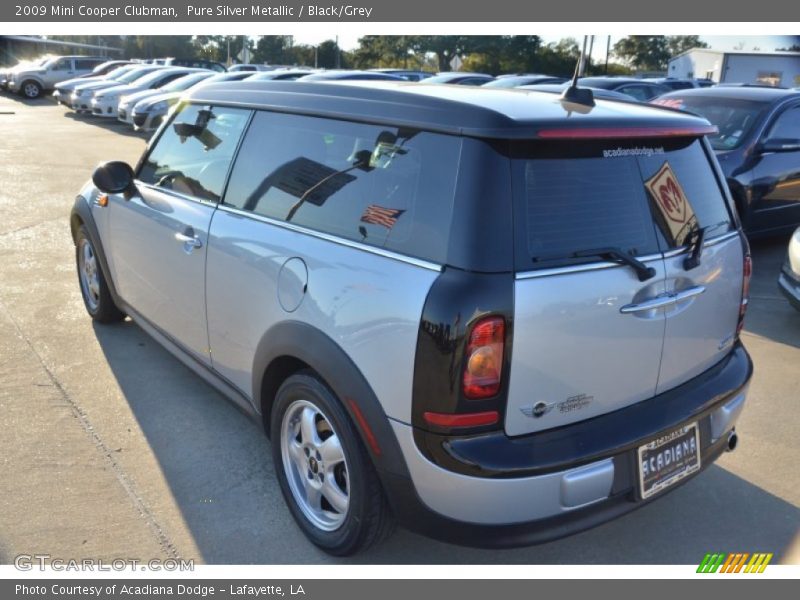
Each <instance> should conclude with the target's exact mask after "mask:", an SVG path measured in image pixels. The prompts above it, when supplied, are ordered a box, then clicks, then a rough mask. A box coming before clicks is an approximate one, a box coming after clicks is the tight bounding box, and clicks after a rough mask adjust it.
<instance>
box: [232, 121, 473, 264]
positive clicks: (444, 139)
mask: <svg viewBox="0 0 800 600" xmlns="http://www.w3.org/2000/svg"><path fill="white" fill-rule="evenodd" d="M460 148H461V140H460V138H457V137H452V136H444V135H437V134H433V133H427V132H423V131H418V130H411V129H403V128H400V129H398V128H397V127H390V126H376V125H366V124H360V123H351V122H345V121H337V120H332V119H322V118H316V117H303V116H298V115H286V114H277V113H269V112H257V113H256V115H255V116H254V118H253V122H252V124H251V126H250V128H249V130H248V133H247V136H246V137H245V140H244V142H243V143H242V147H241V150H240V152H239V155H238V158H237V159H236V165H235V166H234V169H233V172H232V175H231V181H230V184H229V186H228V191H227V193H226V196H225V203H226V204H229V205H230V206H233V207H236V208H239V209H241V210H246V211H252V212H255V213H258V214H261V215H264V216H267V217H270V218H273V219H276V220H279V221H284V222H287V223H292V224H296V225H300V226H303V227H307V228H309V229H313V230H316V231H320V232H324V233H328V234H332V235H335V236H337V237H341V238H346V239H349V240H354V241H358V242H362V243H364V244H369V245H373V246H378V247H381V248H386V249H388V250H394V251H397V252H401V253H404V254H408V255H411V256H416V257H420V258H424V259H427V260H432V261H435V262H444V258H445V256H446V251H447V233H446V232H447V231H448V230H449V226H450V219H451V213H452V204H453V198H454V193H455V181H456V177H457V174H458V159H459V153H460Z"/></svg>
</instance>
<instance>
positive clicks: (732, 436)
mask: <svg viewBox="0 0 800 600" xmlns="http://www.w3.org/2000/svg"><path fill="white" fill-rule="evenodd" d="M738 444H739V436H738V435H737V433H736V430H735V429H734V430H732V431H731V432H730V433H729V434H728V444H727V446H725V451H726V452H733V451H734V450H736V446H737V445H738Z"/></svg>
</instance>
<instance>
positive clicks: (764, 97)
mask: <svg viewBox="0 0 800 600" xmlns="http://www.w3.org/2000/svg"><path fill="white" fill-rule="evenodd" d="M690 96H692V97H694V96H699V97H705V98H731V99H736V100H756V101H761V102H776V101H779V100H783V99H785V98H790V97H792V96H794V97H800V92H798V91H797V90H787V89H784V88H770V87H747V86H743V87H719V86H717V87H708V88H692V89H689V90H676V91H674V92H670V93H669V94H664V95H663V96H660V97H659V98H679V97H687V98H688V97H690Z"/></svg>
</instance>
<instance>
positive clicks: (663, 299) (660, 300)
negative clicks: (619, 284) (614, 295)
mask: <svg viewBox="0 0 800 600" xmlns="http://www.w3.org/2000/svg"><path fill="white" fill-rule="evenodd" d="M677 301H678V299H677V298H676V297H675V296H673V295H672V294H668V295H664V296H656V297H655V298H650V299H648V300H644V301H642V302H639V303H637V304H626V305H625V306H623V307H622V308H620V309H619V312H621V313H622V314H623V315H629V314H633V313H640V312H644V311H646V310H655V309H656V308H663V307H665V306H671V305H673V304H675V303H676V302H677Z"/></svg>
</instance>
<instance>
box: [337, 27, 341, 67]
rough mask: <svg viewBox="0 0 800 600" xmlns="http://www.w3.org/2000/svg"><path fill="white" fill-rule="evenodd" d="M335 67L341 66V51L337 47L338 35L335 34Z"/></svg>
mask: <svg viewBox="0 0 800 600" xmlns="http://www.w3.org/2000/svg"><path fill="white" fill-rule="evenodd" d="M336 68H337V69H341V68H342V51H341V49H340V48H339V36H338V35H337V36H336Z"/></svg>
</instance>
